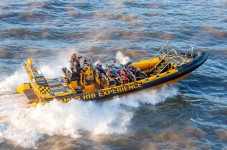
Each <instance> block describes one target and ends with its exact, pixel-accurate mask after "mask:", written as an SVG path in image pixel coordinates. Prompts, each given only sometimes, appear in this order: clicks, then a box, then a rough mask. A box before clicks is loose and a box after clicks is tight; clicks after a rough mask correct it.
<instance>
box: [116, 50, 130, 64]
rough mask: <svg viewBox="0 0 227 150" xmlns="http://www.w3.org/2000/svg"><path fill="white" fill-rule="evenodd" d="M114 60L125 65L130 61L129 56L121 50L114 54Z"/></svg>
mask: <svg viewBox="0 0 227 150" xmlns="http://www.w3.org/2000/svg"><path fill="white" fill-rule="evenodd" d="M115 58H116V60H117V62H118V63H119V64H123V65H125V64H126V63H128V62H129V61H130V58H129V57H128V56H125V55H124V54H123V53H122V52H120V51H118V52H117V54H116V57H115Z"/></svg>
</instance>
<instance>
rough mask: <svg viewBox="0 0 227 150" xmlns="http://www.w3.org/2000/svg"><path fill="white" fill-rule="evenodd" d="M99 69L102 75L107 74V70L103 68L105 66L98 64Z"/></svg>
mask: <svg viewBox="0 0 227 150" xmlns="http://www.w3.org/2000/svg"><path fill="white" fill-rule="evenodd" d="M97 69H98V70H99V72H100V73H101V74H102V73H103V74H105V69H104V68H103V66H102V65H101V64H97Z"/></svg>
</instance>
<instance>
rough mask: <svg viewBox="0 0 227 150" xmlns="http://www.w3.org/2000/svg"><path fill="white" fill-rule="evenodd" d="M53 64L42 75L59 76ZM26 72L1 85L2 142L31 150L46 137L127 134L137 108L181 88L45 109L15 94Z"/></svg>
mask: <svg viewBox="0 0 227 150" xmlns="http://www.w3.org/2000/svg"><path fill="white" fill-rule="evenodd" d="M67 54H68V53H66V55H67ZM70 55H71V52H70V54H68V56H69V57H70ZM63 58H65V57H63ZM67 64H68V58H65V59H63V60H62V62H61V65H67ZM52 65H54V63H50V64H48V65H44V64H42V65H41V69H42V72H43V73H44V74H45V75H46V74H47V75H48V76H56V74H57V75H59V73H58V72H59V70H58V69H59V68H58V67H55V68H53V67H52ZM59 66H60V65H59ZM22 70H23V68H21V69H19V71H16V72H15V73H14V74H12V75H11V76H9V77H5V80H4V81H1V82H0V118H1V119H0V141H7V142H10V143H13V144H14V145H19V146H22V147H27V148H34V147H35V146H36V145H37V143H38V142H39V140H42V139H43V137H44V135H48V136H52V135H63V136H71V137H73V138H77V137H80V136H81V131H88V132H89V133H90V134H91V136H92V137H95V136H96V135H99V134H112V133H120V134H124V133H126V132H127V128H128V126H129V125H130V121H131V119H132V118H133V114H134V111H133V110H134V109H136V108H138V107H140V106H141V104H143V103H146V104H152V105H155V104H157V103H159V102H163V101H165V100H166V98H168V97H171V96H175V95H176V94H177V88H175V87H174V86H166V87H162V88H160V89H153V90H151V89H148V90H144V91H142V92H137V93H133V94H130V95H128V96H124V97H121V98H119V97H115V98H113V100H111V101H106V102H102V103H96V102H93V101H89V102H83V101H74V100H73V101H70V102H68V103H64V104H63V103H61V102H58V101H57V100H54V101H51V102H50V103H48V104H46V105H43V106H41V105H39V106H37V107H35V108H26V102H27V100H26V99H25V98H24V96H23V95H18V94H15V92H13V91H14V90H15V88H16V87H17V86H18V85H19V84H20V83H23V82H26V81H28V79H27V75H26V73H25V72H24V71H22ZM127 108H131V109H127Z"/></svg>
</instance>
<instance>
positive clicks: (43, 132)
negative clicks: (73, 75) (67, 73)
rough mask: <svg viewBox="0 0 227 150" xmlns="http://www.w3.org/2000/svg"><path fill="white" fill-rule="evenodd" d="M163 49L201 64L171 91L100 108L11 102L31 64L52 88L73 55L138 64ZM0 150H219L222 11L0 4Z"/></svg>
mask: <svg viewBox="0 0 227 150" xmlns="http://www.w3.org/2000/svg"><path fill="white" fill-rule="evenodd" d="M166 42H169V43H170V45H171V46H172V47H173V48H175V49H176V50H178V51H180V52H184V50H185V46H186V45H187V44H190V45H191V46H193V47H194V51H201V50H202V51H208V52H209V58H208V60H207V61H206V62H205V63H204V64H203V65H202V66H201V67H200V68H198V69H197V70H195V71H194V72H192V73H191V74H190V75H189V76H188V77H187V78H185V79H183V80H182V81H180V82H178V83H175V84H173V85H168V86H163V87H161V88H158V89H147V90H143V91H140V92H137V93H133V94H130V95H127V96H124V97H115V98H113V99H112V100H110V101H105V102H102V103H97V102H95V101H89V102H82V101H70V102H69V103H66V104H62V103H60V102H58V101H57V100H55V101H52V102H50V103H49V104H47V105H44V106H38V107H36V108H29V109H28V108H27V107H26V103H27V102H28V101H27V100H26V98H25V97H24V96H23V95H20V94H17V93H16V92H15V89H16V87H17V86H19V85H20V84H22V83H26V82H28V78H27V75H26V73H25V70H24V68H23V65H22V64H23V63H22V62H23V60H26V59H27V58H30V57H31V58H33V59H34V60H35V61H36V62H37V63H38V64H39V65H40V68H41V70H42V72H43V74H44V75H45V76H46V77H47V78H51V77H57V76H59V75H60V68H62V67H63V66H65V67H68V68H69V62H68V61H69V60H70V56H71V54H72V53H74V52H79V53H80V54H82V55H83V56H88V57H91V58H92V59H93V60H94V62H97V61H99V62H101V63H104V64H108V63H110V62H111V61H113V60H115V59H117V60H118V61H121V62H124V61H126V60H129V59H130V60H131V61H137V60H141V59H144V58H151V57H152V56H153V54H155V53H157V52H158V51H159V50H160V49H161V47H162V46H163V44H165V43H166ZM0 149H4V150H18V149H19V150H23V149H42V150H50V149H54V150H65V149H67V150H70V149H86V150H87V149H88V150H89V149H90V150H93V149H97V150H99V149H105V150H112V149H113V150H127V149H128V150H137V149H144V150H153V149H154V150H155V149H212V150H213V149H217V150H218V149H227V1H226V0H208V1H207V0H190V1H187V0H180V1H171V0H161V1H160V0H152V1H148V0H102V1H100V0H97V1H95V0H87V1H85V0H84V1H83V0H58V1H56V0H54V1H53V0H1V1H0Z"/></svg>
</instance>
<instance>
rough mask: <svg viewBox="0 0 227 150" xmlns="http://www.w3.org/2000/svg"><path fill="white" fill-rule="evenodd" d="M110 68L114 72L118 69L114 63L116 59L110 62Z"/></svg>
mask: <svg viewBox="0 0 227 150" xmlns="http://www.w3.org/2000/svg"><path fill="white" fill-rule="evenodd" d="M111 69H112V70H113V71H114V72H117V71H119V69H120V66H117V65H116V61H113V62H112V64H111Z"/></svg>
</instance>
